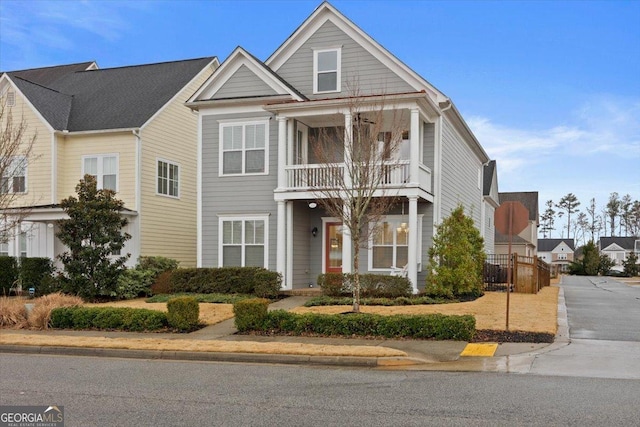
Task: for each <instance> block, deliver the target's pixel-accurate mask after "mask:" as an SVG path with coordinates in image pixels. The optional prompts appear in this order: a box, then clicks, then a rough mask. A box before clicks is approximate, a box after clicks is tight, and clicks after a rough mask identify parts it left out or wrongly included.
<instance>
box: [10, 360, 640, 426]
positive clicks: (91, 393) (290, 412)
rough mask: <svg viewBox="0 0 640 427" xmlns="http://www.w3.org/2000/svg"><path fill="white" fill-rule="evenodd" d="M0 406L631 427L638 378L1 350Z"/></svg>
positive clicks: (127, 414)
mask: <svg viewBox="0 0 640 427" xmlns="http://www.w3.org/2000/svg"><path fill="white" fill-rule="evenodd" d="M0 369H1V370H0V377H1V380H2V381H1V382H0V403H1V404H3V405H6V404H15V405H54V404H55V405H63V406H64V410H65V416H66V420H65V426H66V427H72V426H197V425H205V426H234V427H235V426H272V425H274V426H275V425H278V426H337V425H340V426H344V425H346V426H396V425H397V426H427V425H428V426H445V425H446V426H452V425H453V426H456V425H460V426H470V425H473V426H519V425H522V426H524V425H526V426H549V425H580V426H601V425H620V426H626V425H637V422H638V407H637V402H638V396H639V395H640V381H630V380H616V379H591V378H567V377H549V376H539V375H513V374H496V373H460V372H459V373H449V372H415V371H414V372H407V371H376V370H365V369H335V368H332V369H329V368H310V367H304V366H278V365H251V364H232V363H226V364H225V363H211V362H171V361H150V360H128V359H110V358H103V359H100V358H94V357H74V356H44V355H13V354H2V355H0Z"/></svg>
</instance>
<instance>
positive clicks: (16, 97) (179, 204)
mask: <svg viewBox="0 0 640 427" xmlns="http://www.w3.org/2000/svg"><path fill="white" fill-rule="evenodd" d="M217 66H218V60H217V59H216V58H214V57H209V58H199V59H191V60H184V61H175V62H165V63H158V64H146V65H136V66H129V67H118V68H106V69H99V68H98V66H97V65H96V63H95V62H86V63H80V64H70V65H61V66H55V67H46V68H36V69H29V70H20V71H11V72H3V73H1V74H0V98H1V101H2V102H4V103H5V105H6V106H7V108H9V109H10V110H11V111H12V115H13V117H14V120H20V118H21V117H23V118H24V120H25V122H26V123H27V125H28V129H27V133H28V134H32V133H34V132H35V133H37V137H36V140H35V143H34V146H33V150H32V153H31V154H32V156H33V158H32V159H30V160H29V162H28V166H26V167H23V168H19V169H14V170H12V171H11V172H10V175H11V176H4V177H2V178H3V182H4V183H6V182H10V185H3V186H2V188H1V191H11V192H14V193H17V197H16V199H15V203H13V202H12V203H13V205H12V206H10V209H8V211H7V212H0V217H1V216H2V215H3V214H7V215H12V214H14V215H15V214H16V213H17V212H23V214H24V213H26V215H27V216H26V217H24V219H23V221H22V223H21V224H20V226H19V227H17V228H18V229H15V230H12V231H11V232H10V233H9V235H8V236H0V255H12V256H28V257H49V258H51V259H55V258H56V257H57V255H59V254H60V253H62V252H64V251H65V247H64V246H63V245H62V243H60V241H59V240H57V239H56V238H55V234H56V232H57V231H58V227H57V225H56V221H57V220H59V219H62V218H64V217H65V216H66V214H65V213H64V212H63V210H62V208H61V207H60V201H61V200H62V199H64V198H67V197H68V196H71V195H75V187H76V185H77V184H78V182H79V180H80V179H81V178H82V177H83V176H84V175H85V174H89V175H94V176H95V177H96V178H97V181H98V186H99V187H100V188H108V189H112V190H115V191H116V193H117V197H118V198H119V199H121V200H123V201H124V203H125V208H126V209H125V210H124V211H123V215H124V216H126V217H127V218H128V219H129V225H128V226H127V229H126V230H125V231H126V232H128V233H129V234H131V236H132V239H131V240H130V241H128V242H127V244H126V246H125V248H124V251H123V253H131V255H132V256H131V259H130V262H129V263H130V264H134V263H135V262H136V261H137V259H138V257H139V256H140V255H161V256H167V257H172V258H175V259H178V260H179V261H180V262H181V263H182V265H184V266H194V265H195V264H196V192H195V188H196V185H195V184H196V164H197V162H196V155H197V139H198V138H197V137H198V117H197V116H196V115H195V114H193V113H192V112H191V111H189V109H187V108H185V107H184V102H185V101H186V100H187V98H188V97H189V96H190V95H191V94H193V92H194V91H195V90H197V89H198V87H200V85H202V83H203V82H204V81H205V80H206V79H207V78H208V77H209V76H210V75H211V74H212V73H213V71H214V69H215V68H216V67H217ZM5 117H6V116H5ZM5 175H6V174H5Z"/></svg>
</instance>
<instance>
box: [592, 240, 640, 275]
mask: <svg viewBox="0 0 640 427" xmlns="http://www.w3.org/2000/svg"><path fill="white" fill-rule="evenodd" d="M598 249H600V253H601V254H605V255H607V256H608V257H609V258H611V260H612V261H613V263H614V269H616V270H622V263H623V262H624V261H626V259H627V258H628V257H629V255H631V253H634V252H635V254H636V255H637V256H638V258H640V237H601V238H600V240H599V241H598ZM638 263H639V264H640V259H639V262H638Z"/></svg>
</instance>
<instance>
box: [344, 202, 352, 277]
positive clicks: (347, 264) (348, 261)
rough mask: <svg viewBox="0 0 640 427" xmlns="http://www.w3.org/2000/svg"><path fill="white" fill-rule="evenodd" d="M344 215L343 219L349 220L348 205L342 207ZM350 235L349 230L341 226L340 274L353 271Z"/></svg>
mask: <svg viewBox="0 0 640 427" xmlns="http://www.w3.org/2000/svg"><path fill="white" fill-rule="evenodd" d="M343 209H344V211H345V213H344V218H349V216H350V215H351V214H350V213H349V209H350V207H349V206H348V205H344V207H343ZM351 249H352V248H351V233H350V232H349V229H348V228H347V227H345V226H344V225H343V226H342V272H343V273H351V271H352V270H353V255H352V250H351Z"/></svg>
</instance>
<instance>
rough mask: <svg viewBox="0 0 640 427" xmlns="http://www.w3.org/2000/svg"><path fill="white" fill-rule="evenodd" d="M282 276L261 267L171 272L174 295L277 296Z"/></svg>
mask: <svg viewBox="0 0 640 427" xmlns="http://www.w3.org/2000/svg"><path fill="white" fill-rule="evenodd" d="M281 283H282V277H281V276H280V274H278V273H276V272H273V271H269V270H266V269H264V268H259V267H222V268H179V269H177V270H174V271H173V272H172V273H171V278H170V288H171V292H176V293H178V292H181V293H203V294H208V293H223V294H229V293H236V294H252V295H257V296H261V297H273V296H275V295H277V293H278V291H279V290H280V285H281Z"/></svg>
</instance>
